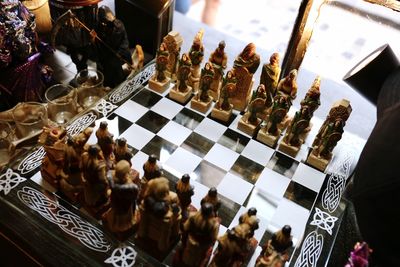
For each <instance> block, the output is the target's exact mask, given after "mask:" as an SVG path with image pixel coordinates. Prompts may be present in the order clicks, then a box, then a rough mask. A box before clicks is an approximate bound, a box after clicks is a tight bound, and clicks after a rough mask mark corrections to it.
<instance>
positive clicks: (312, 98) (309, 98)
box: [300, 76, 321, 116]
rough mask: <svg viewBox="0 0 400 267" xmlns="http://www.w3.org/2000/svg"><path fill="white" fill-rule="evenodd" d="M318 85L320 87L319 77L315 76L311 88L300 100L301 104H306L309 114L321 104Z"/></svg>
mask: <svg viewBox="0 0 400 267" xmlns="http://www.w3.org/2000/svg"><path fill="white" fill-rule="evenodd" d="M320 87H321V77H320V76H317V77H316V78H315V80H314V82H313V84H312V85H311V88H310V89H309V90H308V92H307V93H306V96H305V97H304V99H303V100H301V102H300V105H301V106H308V107H309V110H310V113H311V116H312V115H313V114H314V112H315V111H316V110H317V108H318V107H319V106H320V105H321V101H320V96H321V92H320Z"/></svg>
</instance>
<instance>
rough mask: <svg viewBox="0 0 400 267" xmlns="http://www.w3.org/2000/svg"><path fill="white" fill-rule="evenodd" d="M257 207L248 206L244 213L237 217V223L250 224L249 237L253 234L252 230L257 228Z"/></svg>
mask: <svg viewBox="0 0 400 267" xmlns="http://www.w3.org/2000/svg"><path fill="white" fill-rule="evenodd" d="M256 215H257V209H256V208H250V209H249V210H248V211H247V212H246V213H244V214H242V215H240V217H239V223H240V224H242V223H247V224H248V225H250V226H251V227H250V229H251V234H250V237H253V236H254V231H255V230H257V229H258V228H259V219H257V216H256Z"/></svg>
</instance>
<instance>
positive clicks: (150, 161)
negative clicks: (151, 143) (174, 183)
mask: <svg viewBox="0 0 400 267" xmlns="http://www.w3.org/2000/svg"><path fill="white" fill-rule="evenodd" d="M148 161H149V163H151V164H155V163H156V162H157V156H156V155H153V154H152V155H150V156H149V159H148Z"/></svg>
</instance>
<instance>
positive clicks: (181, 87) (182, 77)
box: [169, 54, 193, 104]
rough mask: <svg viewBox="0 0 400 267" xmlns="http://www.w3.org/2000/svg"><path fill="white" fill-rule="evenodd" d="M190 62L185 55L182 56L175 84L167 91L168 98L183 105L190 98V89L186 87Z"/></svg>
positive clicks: (188, 86)
mask: <svg viewBox="0 0 400 267" xmlns="http://www.w3.org/2000/svg"><path fill="white" fill-rule="evenodd" d="M191 66H192V62H191V61H190V58H189V56H188V55H187V54H182V58H181V59H180V60H179V66H178V72H177V74H176V76H177V82H176V84H175V86H174V87H173V88H172V89H171V90H170V91H169V97H170V98H172V99H174V100H176V101H178V102H180V103H182V104H184V103H186V101H188V99H189V98H190V97H191V96H192V91H193V89H192V87H191V86H190V85H188V81H189V76H190V68H191Z"/></svg>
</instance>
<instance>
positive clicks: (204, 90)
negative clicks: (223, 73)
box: [190, 62, 215, 113]
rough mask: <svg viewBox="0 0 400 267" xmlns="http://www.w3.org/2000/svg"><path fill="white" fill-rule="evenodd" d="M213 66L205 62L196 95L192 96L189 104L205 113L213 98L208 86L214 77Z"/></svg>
mask: <svg viewBox="0 0 400 267" xmlns="http://www.w3.org/2000/svg"><path fill="white" fill-rule="evenodd" d="M214 74H215V72H214V68H213V66H212V64H211V63H210V62H207V63H206V65H205V66H204V68H203V69H202V70H201V78H200V88H199V91H198V92H197V94H196V96H195V97H193V98H192V100H191V103H190V106H191V107H192V108H193V109H196V110H198V111H200V112H202V113H206V112H207V110H208V109H209V108H210V107H211V103H212V100H213V98H212V97H211V96H210V94H209V91H210V86H211V83H212V81H213V78H214Z"/></svg>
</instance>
